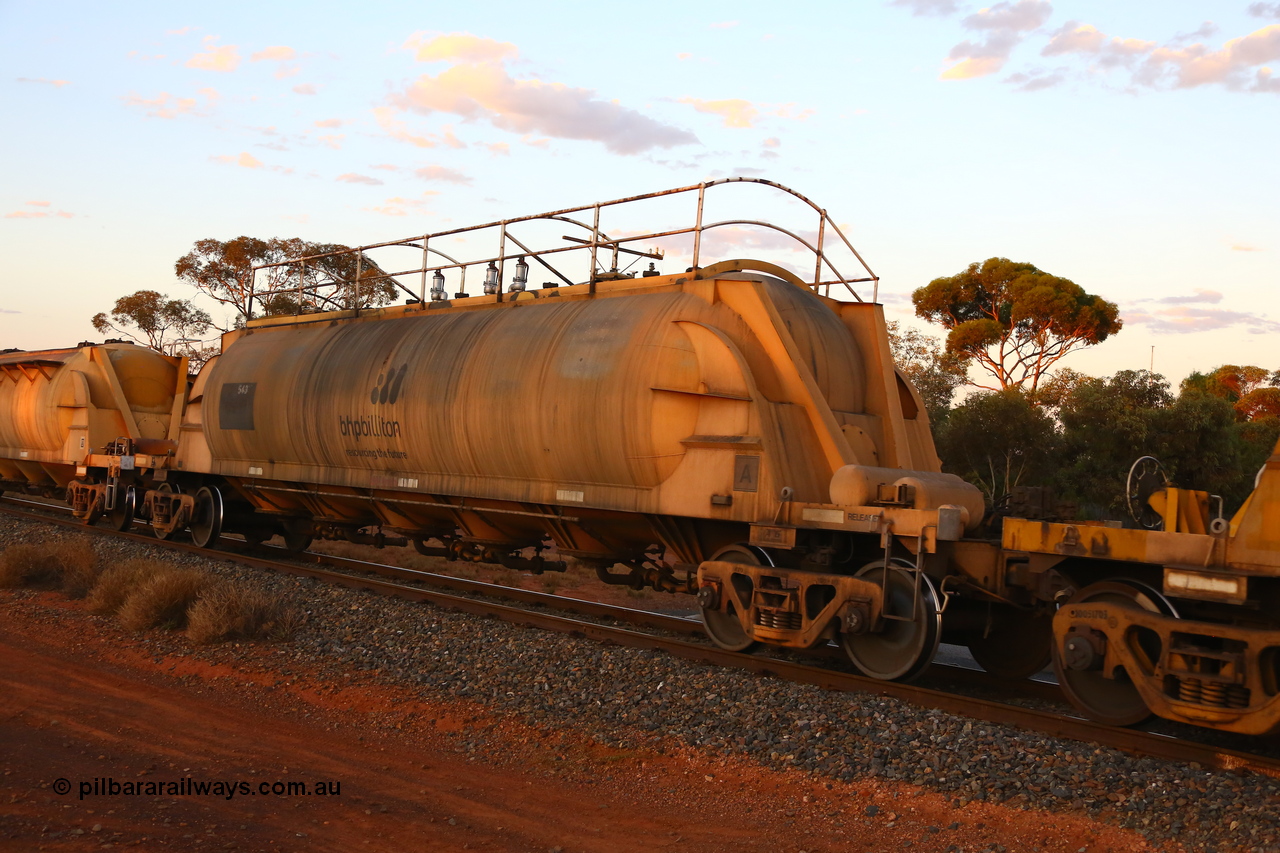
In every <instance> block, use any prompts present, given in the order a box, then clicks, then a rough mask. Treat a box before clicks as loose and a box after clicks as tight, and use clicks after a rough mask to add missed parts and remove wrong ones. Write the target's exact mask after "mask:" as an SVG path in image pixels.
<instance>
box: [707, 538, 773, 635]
mask: <svg viewBox="0 0 1280 853" xmlns="http://www.w3.org/2000/svg"><path fill="white" fill-rule="evenodd" d="M711 559H712V560H721V561H723V562H726V563H741V564H742V565H744V566H768V565H771V564H772V563H771V562H770V560H769V557H768V555H767V554H765V553H764V552H763V551H761V550H759V549H758V548H753V547H751V546H750V545H730V546H728V547H726V548H721V549H720V550H719V551H717V552H716V553H715V556H713V557H712V558H711ZM702 627H703V628H705V629H706V631H707V636H708V637H710V638H711V642H713V643H715V644H716V645H717V646H719V647H720V648H722V649H725V650H727V651H731V652H745V651H750V650H751V648H753V647H754V646H755V644H756V641H755V640H753V639H751V637H750V636H749V635H748V634H747V632H746V630H745V629H743V627H742V622H741V621H739V619H738V609H737V607H736V606H735V605H734V603H733V600H732V599H730V600H729V602H728V603H727V604H726V605H725V609H724V610H720V609H719V608H718V607H716V608H710V607H703V608H702Z"/></svg>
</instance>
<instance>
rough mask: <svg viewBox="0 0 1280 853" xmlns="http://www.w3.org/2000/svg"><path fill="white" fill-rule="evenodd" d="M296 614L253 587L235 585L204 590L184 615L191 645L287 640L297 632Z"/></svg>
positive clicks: (219, 584)
mask: <svg viewBox="0 0 1280 853" xmlns="http://www.w3.org/2000/svg"><path fill="white" fill-rule="evenodd" d="M300 621H301V620H300V619H299V617H298V613H297V611H295V610H293V609H292V608H288V607H284V606H283V605H281V603H280V600H279V599H278V598H276V597H275V596H273V595H271V594H270V593H269V592H267V591H265V590H263V589H261V588H259V587H255V586H249V585H248V584H244V583H238V582H226V583H218V584H214V585H211V586H209V587H207V588H206V589H205V590H204V592H202V593H201V595H200V598H199V599H198V600H197V601H196V603H195V604H194V605H192V607H191V610H190V611H189V612H188V614H187V636H188V637H190V638H191V641H192V642H194V643H217V642H220V641H223V640H267V639H270V640H287V639H289V637H291V636H292V635H293V633H294V631H296V630H297V628H298V626H299V624H300Z"/></svg>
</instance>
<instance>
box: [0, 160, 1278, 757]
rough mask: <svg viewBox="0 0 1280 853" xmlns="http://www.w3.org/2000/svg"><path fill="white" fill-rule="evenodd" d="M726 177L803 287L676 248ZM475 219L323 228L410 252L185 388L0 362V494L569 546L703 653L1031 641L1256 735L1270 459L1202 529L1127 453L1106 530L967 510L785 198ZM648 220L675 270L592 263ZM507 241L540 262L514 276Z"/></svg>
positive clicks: (474, 551) (170, 517) (263, 324)
mask: <svg viewBox="0 0 1280 853" xmlns="http://www.w3.org/2000/svg"><path fill="white" fill-rule="evenodd" d="M736 182H748V183H755V184H760V185H764V186H765V187H767V188H770V189H772V190H774V191H779V192H784V193H787V194H790V195H791V196H792V197H794V198H797V199H799V200H800V201H801V202H803V203H805V204H808V205H809V206H810V207H812V208H813V210H814V211H815V212H817V213H818V217H819V228H818V239H817V242H816V244H815V243H813V242H812V241H811V240H804V239H803V238H801V237H799V236H798V235H795V234H792V232H785V231H784V232H783V233H786V234H791V235H792V236H795V237H796V239H797V240H799V241H800V242H801V244H802V245H803V246H804V247H807V248H808V249H810V250H811V251H812V252H813V253H814V255H815V257H816V263H815V265H814V269H815V274H814V276H813V280H812V281H807V280H803V279H801V278H800V277H798V276H797V275H796V274H794V273H793V272H791V271H790V270H788V269H784V268H782V267H780V266H777V265H774V264H772V263H769V262H764V261H753V260H745V259H733V260H722V261H719V262H715V263H710V264H702V263H700V260H701V259H700V258H699V244H700V243H701V240H702V236H703V234H704V233H707V232H710V231H711V229H713V228H716V227H718V226H723V225H730V224H737V225H742V224H743V223H744V221H743V220H732V221H726V222H717V223H707V222H704V221H703V217H702V211H703V201H704V196H705V195H706V193H707V190H708V189H710V188H711V187H713V186H716V185H718V184H725V183H736ZM676 193H690V194H692V193H696V194H697V200H698V208H697V210H698V213H697V220H696V223H695V225H694V226H693V227H691V228H687V229H683V230H681V231H666V232H661V233H660V234H656V235H654V234H648V235H642V236H630V237H627V238H620V239H610V238H608V237H607V235H606V234H604V232H602V231H601V230H600V228H599V225H598V223H599V221H600V216H601V212H602V211H605V212H608V211H609V210H610V209H611V207H612V206H613V205H617V204H622V203H630V202H637V201H644V200H646V199H651V198H656V197H658V196H661V195H670V194H676ZM583 212H586V213H590V214H591V215H592V216H593V217H594V218H593V220H592V222H590V223H587V222H585V221H579V220H577V219H574V218H573V216H571V215H570V214H580V213H583ZM539 221H541V222H547V221H551V222H557V223H559V222H563V223H567V224H570V225H572V226H580V227H582V228H584V229H585V237H583V238H569V237H566V238H564V240H565V241H567V242H566V243H565V244H564V245H563V246H562V247H560V248H555V249H551V250H546V251H538V250H530V249H528V248H527V247H526V245H525V244H524V243H521V242H519V241H517V239H516V238H515V235H514V233H513V231H514V230H515V228H516V226H520V225H528V224H532V223H535V222H539ZM746 224H751V225H759V226H762V227H775V228H776V226H771V225H769V224H768V223H764V222H757V221H750V222H748V223H746ZM484 228H489V229H495V230H498V231H499V233H500V238H499V247H498V252H497V253H496V254H495V255H494V256H493V257H481V258H479V259H478V260H469V261H457V260H455V259H454V258H452V257H450V256H448V255H444V254H443V253H442V252H439V251H438V250H437V249H433V248H432V247H431V240H432V239H433V238H436V243H437V245H439V244H440V242H441V241H440V240H439V237H440V236H441V235H425V236H422V237H417V238H413V239H412V240H401V241H393V242H391V243H385V244H378V245H376V246H369V247H360V249H358V250H353V251H355V252H356V253H357V254H359V257H361V258H363V257H364V255H363V254H361V253H363V252H367V251H372V250H374V249H381V248H386V247H405V246H408V247H410V248H414V249H416V250H418V251H420V252H421V257H422V259H423V261H422V264H421V266H420V268H418V269H416V270H412V271H411V272H412V273H415V274H417V275H418V276H419V277H420V280H421V282H422V287H421V290H420V291H418V292H416V293H412V292H411V293H410V298H409V299H407V300H406V304H403V305H390V306H383V307H368V306H363V305H361V304H360V287H361V285H362V283H366V284H367V283H368V280H367V279H366V280H365V281H364V282H362V280H361V278H360V268H361V265H360V264H359V263H357V264H356V265H355V266H356V274H355V280H354V281H348V282H328V283H327V285H326V286H329V287H330V288H331V289H330V291H329V293H330V296H328V297H325V296H324V295H323V294H322V293H321V292H320V290H321V289H320V286H318V285H310V286H303V285H299V287H298V288H297V289H296V292H295V293H294V294H293V298H294V304H295V305H296V309H297V310H296V312H295V313H294V314H289V315H284V316H267V317H260V318H256V319H249V321H248V322H247V323H246V324H244V326H243V327H242V328H239V329H236V330H234V331H232V332H229V333H227V334H226V335H224V336H223V339H222V348H221V354H220V355H219V356H217V357H215V358H213V359H212V360H211V361H209V362H208V363H207V364H205V365H204V366H203V368H202V369H201V370H200V371H199V374H198V375H197V376H195V377H194V378H189V377H188V375H187V362H186V359H184V358H180V357H173V356H167V355H162V354H160V353H158V352H155V351H153V350H150V349H146V348H144V347H140V346H135V345H132V344H128V343H123V342H107V343H105V344H88V343H85V344H81V345H80V346H78V347H75V348H70V349H60V350H46V351H40V352H18V351H8V352H5V353H2V354H0V487H3V488H4V489H7V490H10V491H18V492H27V493H38V494H44V495H47V496H54V497H57V498H61V499H65V500H66V501H67V502H68V503H69V504H70V505H71V507H72V509H73V511H74V512H75V513H76V515H78V516H80V517H82V518H83V519H84V520H85V521H86V522H87V523H96V522H99V520H100V519H103V518H105V519H107V520H108V521H109V523H110V524H111V525H112V526H114V527H117V528H120V529H125V528H128V527H129V526H131V524H132V523H133V521H134V519H135V518H141V519H145V520H147V521H148V522H149V523H150V527H151V529H152V531H154V534H155V535H156V536H157V537H159V538H161V539H169V538H171V537H174V536H177V535H180V534H181V535H188V534H189V535H190V536H191V537H192V539H193V540H194V541H195V542H196V543H197V544H199V545H202V546H204V545H209V546H212V545H214V544H216V542H217V540H218V538H219V536H220V535H221V534H222V533H224V532H225V533H236V534H239V535H241V536H243V537H244V538H245V539H247V540H249V541H250V542H261V541H264V540H265V539H267V538H269V537H271V536H273V535H280V536H282V537H283V539H284V542H285V544H286V546H287V547H288V548H290V549H293V550H301V549H305V548H306V547H307V546H308V545H309V544H310V543H311V541H312V540H313V538H315V537H323V538H336V539H347V540H351V541H355V542H363V543H367V544H373V545H388V544H399V545H412V546H413V547H415V548H417V549H418V550H419V551H420V552H422V553H424V554H435V555H440V556H446V557H449V558H452V559H461V560H473V561H477V562H491V563H497V564H501V565H504V566H507V567H509V568H513V569H522V570H529V571H534V572H542V571H564V570H565V569H566V567H567V565H568V561H567V560H566V558H568V557H571V558H573V560H574V561H575V562H576V563H577V564H578V565H579V566H582V567H585V568H587V569H588V570H594V571H595V572H597V573H598V575H599V577H600V579H601V580H603V581H605V582H607V583H618V584H627V585H632V586H635V587H640V586H645V585H647V586H652V587H653V588H654V589H658V590H665V591H668V592H677V593H688V594H692V595H696V596H697V601H698V604H699V606H700V609H701V612H702V617H703V622H704V625H705V628H706V632H707V634H708V635H709V637H710V638H711V640H712V641H714V642H715V643H716V644H718V645H720V646H722V647H725V648H730V649H738V650H746V649H748V648H750V647H751V646H753V645H754V644H756V643H765V644H771V645H776V646H785V647H794V648H811V647H815V646H818V645H823V644H830V643H835V644H838V645H839V646H840V647H841V648H842V649H843V650H844V652H845V653H846V654H847V655H848V657H849V658H850V659H851V660H852V661H853V663H854V664H856V665H857V666H858V667H859V668H860V669H861V670H862V671H864V672H865V673H867V674H868V675H870V676H873V677H876V678H880V679H906V678H911V677H913V676H914V675H916V674H918V673H919V672H921V671H922V670H923V669H924V668H925V667H926V666H928V664H929V663H930V661H931V660H932V659H933V656H934V654H935V652H936V650H937V648H938V644H939V642H940V641H942V640H946V641H947V642H953V643H958V644H962V645H966V646H968V647H969V649H970V650H971V651H972V653H973V655H974V657H975V659H976V660H977V661H978V662H979V664H981V665H982V666H983V667H984V668H985V669H987V670H989V671H991V672H993V673H995V674H997V675H1000V676H1003V677H1007V678H1024V677H1027V676H1029V675H1031V674H1033V673H1035V672H1037V671H1039V670H1040V669H1042V668H1043V667H1045V666H1046V665H1047V664H1048V663H1049V662H1050V660H1052V662H1053V665H1054V667H1055V669H1056V671H1057V674H1058V678H1059V683H1060V684H1061V686H1062V688H1063V690H1064V691H1065V692H1066V694H1067V696H1068V697H1069V698H1070V699H1071V701H1072V702H1074V703H1075V704H1076V705H1077V706H1078V707H1079V708H1080V709H1081V710H1082V711H1083V712H1084V713H1086V714H1087V715H1089V716H1091V717H1094V718H1096V719H1100V720H1104V721H1107V722H1111V723H1114V724H1117V725H1126V724H1132V723H1134V722H1137V721H1140V720H1142V719H1144V718H1146V717H1147V716H1149V715H1150V714H1152V713H1155V714H1158V715H1160V716H1163V717H1167V718H1170V719H1174V720H1180V721H1184V722H1189V723H1193V724H1197V725H1202V726H1208V727H1214V728H1220V729H1225V730H1231V731H1236V732H1243V733H1250V734H1263V733H1269V732H1272V731H1273V730H1275V729H1276V728H1277V727H1278V726H1280V699H1278V698H1277V694H1278V693H1280V620H1277V618H1276V614H1277V612H1280V611H1278V607H1280V601H1278V600H1277V598H1278V596H1280V583H1278V582H1277V576H1278V575H1280V541H1278V540H1280V456H1278V455H1273V456H1272V457H1271V459H1270V460H1268V462H1267V463H1266V465H1265V467H1264V468H1263V470H1262V471H1261V472H1260V473H1259V475H1258V481H1257V485H1256V489H1255V491H1254V493H1253V496H1252V497H1251V498H1250V499H1249V501H1248V502H1247V503H1246V504H1245V505H1244V507H1243V508H1242V509H1241V510H1240V511H1239V512H1238V513H1237V514H1236V516H1235V517H1234V518H1231V519H1227V518H1222V517H1220V515H1221V513H1220V502H1219V512H1218V513H1217V514H1215V513H1214V512H1213V507H1214V502H1213V501H1212V500H1211V496H1208V495H1206V494H1204V493H1202V492H1194V491H1188V490H1182V489H1177V488H1175V487H1173V486H1170V485H1168V484H1167V483H1164V482H1163V481H1161V480H1158V479H1156V480H1153V479H1152V478H1151V477H1149V476H1148V477H1146V478H1145V479H1142V478H1141V477H1140V478H1139V479H1140V481H1141V482H1143V483H1146V484H1147V486H1146V487H1144V488H1142V489H1139V490H1138V491H1139V492H1140V493H1139V494H1137V495H1136V499H1137V500H1138V501H1139V503H1141V505H1142V506H1141V509H1142V511H1143V512H1144V513H1145V516H1144V517H1145V518H1147V519H1148V521H1147V524H1146V525H1145V526H1141V527H1139V528H1136V529H1135V528H1133V527H1129V528H1124V527H1121V526H1119V525H1118V524H1117V523H1114V522H1101V521H1088V522H1086V521H1072V522H1061V521H1052V520H1045V519H1044V518H1025V519H1020V518H1012V517H1009V518H1003V519H997V520H995V521H994V522H993V521H991V520H990V519H987V520H986V523H984V516H985V508H984V503H983V497H982V495H981V493H980V492H979V491H978V490H977V489H976V488H974V487H973V486H971V485H970V484H968V483H966V482H964V481H963V480H961V479H960V478H958V477H956V476H954V475H950V474H945V473H942V471H941V470H940V464H939V460H938V457H937V453H936V451H935V449H934V444H933V439H932V437H931V433H930V430H929V424H928V420H927V416H926V413H925V409H924V405H923V403H922V400H921V398H920V396H919V394H918V393H917V392H916V391H915V389H914V388H913V387H912V385H911V383H910V382H909V381H907V380H906V379H905V378H904V377H903V375H902V374H901V373H900V372H898V371H897V370H896V369H895V367H894V364H893V360H892V357H891V353H890V347H889V339H888V335H887V332H886V326H885V320H884V314H883V311H882V307H881V306H880V305H879V304H877V303H876V301H875V300H874V299H873V300H871V301H862V300H861V299H860V298H857V295H856V293H855V294H854V301H840V300H837V299H835V298H832V297H831V296H830V290H831V287H832V286H833V285H834V286H840V285H843V286H846V287H847V286H848V285H849V284H850V283H851V282H857V281H864V282H865V281H871V282H877V279H876V278H875V276H874V275H873V274H871V273H870V270H869V269H867V274H868V275H867V276H866V277H864V278H861V279H848V278H844V277H842V276H840V275H839V274H838V273H836V272H835V270H834V266H832V262H831V259H830V255H831V252H830V251H828V248H827V247H824V232H825V234H835V235H837V236H838V237H839V238H840V240H841V241H843V243H844V245H845V246H847V247H848V248H849V249H850V251H852V247H851V246H849V245H848V243H847V240H844V237H843V235H842V234H840V232H839V229H838V228H836V226H835V224H834V223H833V222H832V221H831V220H830V219H829V218H828V217H827V215H826V213H825V211H822V210H820V209H819V208H817V207H816V206H815V205H813V204H812V203H811V202H809V201H808V199H805V198H804V197H802V196H799V195H798V194H796V193H794V192H792V191H790V190H786V189H785V188H782V187H779V186H778V185H776V184H771V183H769V182H766V181H760V180H754V179H730V180H729V181H722V182H713V183H706V184H700V185H696V186H694V187H685V188H681V189H679V190H672V191H668V192H666V193H660V194H653V195H652V196H641V197H636V198H633V199H626V200H619V201H618V202H606V203H601V204H596V205H590V206H586V207H583V208H577V209H572V210H564V211H555V212H553V213H549V214H539V215H537V216H531V217H523V218H521V219H515V220H504V221H502V222H497V223H489V224H488V225H486V226H478V227H477V228H476V229H459V230H458V231H457V232H450V233H451V234H457V233H470V232H471V231H478V230H481V229H484ZM778 230H779V231H781V230H782V229H778ZM676 233H680V234H686V235H692V239H693V241H694V250H693V255H694V264H693V266H692V267H691V268H689V269H688V270H686V271H683V272H678V273H674V274H660V273H658V272H657V271H656V270H654V269H653V265H652V264H651V265H650V270H649V271H648V272H645V273H644V274H642V275H638V276H633V275H630V274H628V273H626V272H620V271H618V269H617V267H618V259H619V257H620V256H635V257H636V258H637V259H641V258H659V257H661V253H660V252H657V251H641V250H637V249H635V248H632V247H633V246H634V245H635V244H637V243H639V242H641V241H643V240H646V239H652V238H655V237H659V236H669V235H671V234H676ZM513 245H514V246H515V247H517V249H518V251H519V253H520V254H519V255H518V256H517V255H516V254H515V253H514V252H512V251H510V249H511V247H512V246H513ZM570 250H579V251H581V252H588V253H589V254H590V266H589V268H588V269H589V272H588V274H587V276H586V278H587V280H586V281H585V282H581V283H573V282H572V280H571V279H569V278H568V277H566V276H565V275H564V274H563V273H561V272H560V271H559V268H558V267H556V266H554V265H553V263H552V262H553V261H558V260H560V258H559V255H558V254H557V253H560V252H565V251H570ZM432 253H434V254H436V255H437V256H438V257H440V258H441V259H442V260H441V262H440V263H434V264H433V263H429V262H428V259H429V258H430V255H431V254H432ZM602 255H603V256H604V257H610V256H611V257H612V259H613V266H612V268H611V269H605V267H604V264H603V263H602V258H601V256H602ZM853 255H854V257H856V260H857V262H859V263H861V261H862V259H861V257H860V256H858V255H857V253H856V252H853ZM515 257H518V261H517V262H516V263H515V264H512V263H511V260H512V258H515ZM526 258H531V259H533V260H535V261H536V262H537V263H539V264H541V265H542V266H543V267H546V268H547V269H548V270H550V271H551V272H553V273H555V275H556V276H557V277H559V278H560V279H561V282H557V283H547V284H545V285H543V287H542V288H541V289H537V290H530V289H528V287H527V279H528V271H529V265H528V263H527V261H526ZM308 260H312V259H299V260H298V261H295V262H292V264H293V267H290V268H291V269H292V268H304V267H305V264H306V263H307V262H308ZM486 264H487V266H486ZM468 265H478V266H480V267H481V268H482V269H483V270H484V273H485V282H484V288H483V290H484V292H483V293H481V294H476V295H472V296H467V295H466V294H465V292H459V293H457V294H456V295H454V296H453V297H452V298H450V296H449V295H448V294H447V293H446V292H445V289H444V274H445V273H450V274H459V275H461V276H462V280H463V281H464V282H465V270H466V268H467V266H468ZM862 266H863V267H864V268H865V264H862ZM511 270H514V275H512V276H511V277H510V278H508V277H507V272H508V271H511ZM824 271H826V272H827V273H828V274H829V275H831V276H832V278H830V279H828V280H825V281H824V280H823V279H822V274H823V273H824ZM379 273H380V276H379V277H381V278H384V279H389V280H391V281H393V282H394V284H395V286H396V287H400V288H404V287H405V286H404V284H403V281H404V278H405V275H406V274H404V273H393V274H385V273H381V272H380V270H379ZM428 274H431V282H432V284H431V288H430V291H429V294H428V290H427V287H426V281H427V276H428ZM300 279H301V276H300ZM353 288H354V302H352V299H351V296H352V293H353ZM406 290H407V288H406ZM849 290H850V292H852V288H849ZM335 294H336V295H335ZM344 294H345V296H344ZM343 299H345V300H346V301H345V303H344V302H343ZM344 304H346V305H347V306H349V307H343V305H344ZM1147 473H1150V472H1147Z"/></svg>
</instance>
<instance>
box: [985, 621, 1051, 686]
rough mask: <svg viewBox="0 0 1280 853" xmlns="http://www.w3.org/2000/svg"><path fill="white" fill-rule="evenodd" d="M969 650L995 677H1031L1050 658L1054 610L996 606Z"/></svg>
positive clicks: (1021, 678) (1010, 678)
mask: <svg viewBox="0 0 1280 853" xmlns="http://www.w3.org/2000/svg"><path fill="white" fill-rule="evenodd" d="M969 653H970V654H972V655H973V659H974V660H975V661H977V662H978V666H980V667H982V668H983V669H985V670H986V671H987V672H989V673H991V674H992V675H994V676H995V677H996V678H1003V679H1007V680H1009V681H1022V680H1023V679H1027V678H1030V677H1031V676H1033V675H1035V674H1036V673H1037V672H1040V671H1041V670H1043V669H1044V668H1045V667H1047V666H1048V665H1049V664H1050V663H1051V662H1052V660H1053V610H1052V609H1050V608H1037V609H1035V610H1019V609H1017V608H1014V607H1007V606H1004V607H999V610H998V614H997V615H996V616H995V619H994V621H993V624H992V626H991V630H990V631H988V632H987V635H986V636H985V637H981V638H978V639H975V640H973V641H971V642H970V643H969Z"/></svg>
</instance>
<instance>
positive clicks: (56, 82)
mask: <svg viewBox="0 0 1280 853" xmlns="http://www.w3.org/2000/svg"><path fill="white" fill-rule="evenodd" d="M18 82H19V83H40V84H42V85H44V86H52V87H53V88H55V89H61V88H62V87H63V86H70V85H71V81H70V80H49V79H47V78H45V77H19V78H18Z"/></svg>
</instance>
